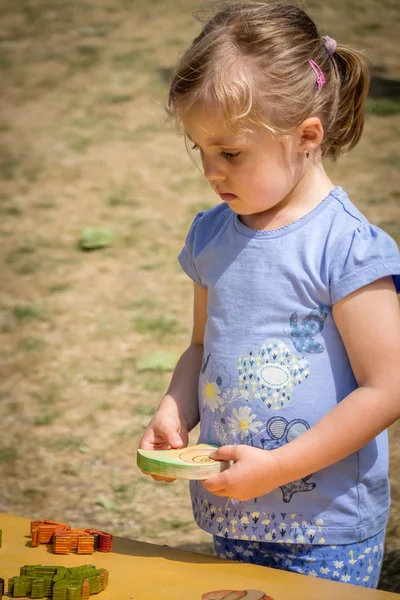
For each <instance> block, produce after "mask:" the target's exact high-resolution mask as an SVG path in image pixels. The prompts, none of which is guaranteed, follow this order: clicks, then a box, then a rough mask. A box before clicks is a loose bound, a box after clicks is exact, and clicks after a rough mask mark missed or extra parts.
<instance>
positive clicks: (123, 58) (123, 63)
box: [112, 49, 143, 69]
mask: <svg viewBox="0 0 400 600" xmlns="http://www.w3.org/2000/svg"><path fill="white" fill-rule="evenodd" d="M142 58H143V51H142V50H139V49H137V50H129V51H127V52H119V53H118V54H114V56H113V57H112V62H113V65H114V66H115V67H116V68H118V69H132V68H133V67H135V66H136V65H138V64H140V62H141V60H142Z"/></svg>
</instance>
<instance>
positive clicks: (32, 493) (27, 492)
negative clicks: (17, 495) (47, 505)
mask: <svg viewBox="0 0 400 600" xmlns="http://www.w3.org/2000/svg"><path fill="white" fill-rule="evenodd" d="M22 494H23V495H24V496H25V498H27V499H29V500H32V501H35V502H38V501H40V500H43V499H44V498H45V497H46V496H47V490H46V489H45V488H44V487H43V488H40V489H37V488H26V489H24V490H22Z"/></svg>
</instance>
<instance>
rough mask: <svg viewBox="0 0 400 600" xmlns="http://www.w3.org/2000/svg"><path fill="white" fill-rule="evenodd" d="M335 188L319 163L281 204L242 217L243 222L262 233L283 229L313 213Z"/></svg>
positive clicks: (314, 165) (303, 177)
mask: <svg viewBox="0 0 400 600" xmlns="http://www.w3.org/2000/svg"><path fill="white" fill-rule="evenodd" d="M334 187H335V185H334V184H333V183H332V181H331V180H330V179H329V177H328V175H327V174H326V173H325V169H324V167H323V165H322V163H321V162H318V163H315V164H313V165H311V166H310V167H309V169H307V171H306V172H305V173H304V175H303V176H302V177H301V178H300V179H299V181H298V182H297V183H296V185H295V186H294V187H293V188H292V189H291V191H290V192H289V194H288V195H287V196H285V198H284V199H283V200H281V202H279V203H278V204H276V205H275V206H274V207H273V208H270V209H269V210H266V211H264V212H261V213H256V214H252V215H241V216H240V220H241V221H242V223H244V225H246V226H247V227H250V228H251V229H257V230H259V231H266V230H273V229H280V228H281V227H285V226H286V225H290V224H291V223H294V222H295V221H298V220H299V219H301V218H302V217H304V216H305V215H307V214H308V213H309V212H311V211H312V210H313V209H314V208H315V207H316V206H318V204H320V203H321V202H322V200H323V199H324V198H326V197H327V196H328V195H329V193H330V192H331V191H332V190H333V189H334Z"/></svg>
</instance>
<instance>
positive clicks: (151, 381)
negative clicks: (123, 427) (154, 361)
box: [134, 371, 167, 417]
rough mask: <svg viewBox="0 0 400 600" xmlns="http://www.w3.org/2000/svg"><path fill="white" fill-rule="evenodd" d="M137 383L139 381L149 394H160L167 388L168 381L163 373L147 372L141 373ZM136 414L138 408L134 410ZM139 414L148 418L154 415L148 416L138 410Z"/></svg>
mask: <svg viewBox="0 0 400 600" xmlns="http://www.w3.org/2000/svg"><path fill="white" fill-rule="evenodd" d="M137 381H138V383H139V385H140V386H141V387H142V388H143V389H144V390H147V391H148V392H157V393H159V392H162V391H165V390H166V388H167V382H166V379H165V376H164V374H163V373H157V372H150V371H145V372H143V373H140V376H139V375H138V378H137ZM154 410H155V409H154ZM134 412H135V413H136V408H135V409H134ZM153 412H154V411H153ZM137 413H138V414H139V415H140V414H141V415H142V416H146V417H147V416H152V415H153V413H151V415H149V414H146V413H145V412H141V411H140V410H138V411H137Z"/></svg>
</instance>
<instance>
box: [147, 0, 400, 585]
mask: <svg viewBox="0 0 400 600" xmlns="http://www.w3.org/2000/svg"><path fill="white" fill-rule="evenodd" d="M367 89H368V74H367V69H366V66H365V64H364V62H363V60H362V58H361V57H360V55H359V54H358V53H357V52H355V51H353V50H350V49H348V48H346V47H343V46H340V45H337V44H336V42H335V40H333V39H331V38H329V37H321V36H320V34H319V33H318V31H317V29H316V26H315V25H314V23H313V21H311V19H310V18H309V17H308V16H307V15H306V14H305V13H304V12H303V11H302V10H300V9H299V8H296V7H294V6H290V5H285V4H270V5H268V4H263V3H248V4H235V5H233V6H231V7H229V8H226V9H224V10H222V11H220V12H218V13H217V14H216V15H215V16H214V18H212V19H211V20H210V21H209V22H208V23H207V24H206V25H205V26H204V28H203V30H202V32H201V34H200V35H199V36H198V37H197V38H196V39H195V40H194V41H193V43H192V45H191V46H190V48H189V49H188V50H187V52H186V53H185V54H184V56H183V58H182V59H181V61H180V62H179V64H178V66H177V68H176V71H175V74H174V76H173V80H172V84H171V90H170V98H169V112H170V114H171V115H172V116H174V117H175V118H176V119H177V121H178V123H180V124H181V125H182V126H183V129H184V132H185V135H186V137H187V139H189V140H190V141H191V143H192V144H193V148H195V149H196V150H199V152H200V156H201V160H202V164H203V169H204V175H205V177H206V178H207V180H208V181H209V183H210V185H211V187H212V188H213V190H214V191H215V192H216V193H217V195H219V197H220V198H221V200H222V201H223V202H222V203H220V204H218V205H217V206H216V207H214V208H212V209H210V210H208V211H206V212H204V213H200V214H199V215H197V217H196V218H195V220H194V222H193V224H192V226H191V228H190V231H189V234H188V237H187V240H186V244H185V247H184V249H183V250H182V252H181V254H180V256H179V260H180V263H181V265H182V268H183V269H184V271H185V272H186V273H187V274H188V275H189V277H190V278H191V279H193V281H194V325H193V335H192V340H191V343H190V345H189V347H188V349H187V350H186V351H185V352H184V354H183V355H182V357H181V359H180V360H179V362H178V365H177V367H176V370H175V372H174V375H173V377H172V381H171V384H170V387H169V389H168V392H167V394H166V395H165V397H164V398H163V400H162V402H161V404H160V406H159V408H158V410H157V412H156V414H155V415H154V417H153V419H152V420H151V422H150V424H149V426H148V428H147V429H146V431H145V433H144V435H143V437H142V440H141V447H142V448H145V449H164V448H170V447H172V448H179V447H183V446H185V445H187V443H188V432H189V431H190V430H191V429H192V428H193V427H194V426H195V425H196V424H197V423H198V422H199V420H200V439H199V442H201V443H209V444H215V445H217V446H220V448H219V449H218V450H217V451H216V452H215V454H214V455H213V456H214V458H215V459H217V460H230V461H233V466H231V468H230V469H228V470H227V471H225V472H223V473H221V474H219V475H215V476H213V477H211V478H209V479H208V480H207V481H205V482H202V483H201V482H193V483H192V484H191V495H192V504H193V512H194V516H195V519H196V521H197V523H198V525H199V526H200V527H201V528H203V529H204V530H206V531H208V532H210V533H211V534H213V536H214V548H215V551H216V553H217V555H218V556H221V557H225V558H231V559H235V560H241V561H246V562H253V563H256V564H260V565H267V566H270V567H277V568H280V569H287V570H291V571H295V572H297V573H305V574H309V575H313V576H316V577H323V578H326V579H333V580H335V581H342V582H348V583H353V584H356V585H362V586H366V587H376V585H377V582H378V578H379V571H380V564H381V559H382V553H383V545H384V535H385V526H386V522H387V517H388V510H389V504H390V500H389V482H388V444H387V433H386V429H387V427H388V426H389V425H390V424H391V423H393V422H394V421H395V420H396V419H397V418H398V417H399V414H400V393H399V390H400V369H399V365H400V317H399V307H398V301H397V295H396V290H398V289H400V257H399V253H398V249H397V247H396V244H395V243H394V241H393V240H392V239H391V238H390V237H389V236H388V235H386V234H385V233H384V232H383V231H382V230H380V229H378V228H377V227H374V226H372V225H370V224H369V223H368V221H367V219H366V218H365V217H364V216H363V215H362V214H361V213H360V211H359V210H358V209H357V208H356V207H355V206H354V205H353V204H352V203H351V201H350V200H349V198H348V196H347V194H346V192H345V191H344V190H343V189H342V188H341V187H337V186H335V185H334V184H333V183H332V182H331V180H330V179H329V177H328V176H327V174H326V173H325V171H324V168H323V165H322V160H323V159H324V158H329V157H330V158H332V159H336V158H337V157H338V156H339V155H340V153H341V152H343V151H346V150H350V149H351V148H353V147H354V146H355V145H356V143H357V142H358V140H359V138H360V136H361V132H362V129H363V122H364V116H363V111H364V101H365V97H366V94H367Z"/></svg>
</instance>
